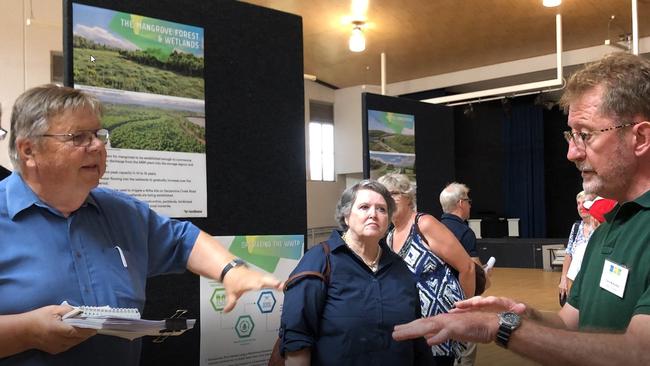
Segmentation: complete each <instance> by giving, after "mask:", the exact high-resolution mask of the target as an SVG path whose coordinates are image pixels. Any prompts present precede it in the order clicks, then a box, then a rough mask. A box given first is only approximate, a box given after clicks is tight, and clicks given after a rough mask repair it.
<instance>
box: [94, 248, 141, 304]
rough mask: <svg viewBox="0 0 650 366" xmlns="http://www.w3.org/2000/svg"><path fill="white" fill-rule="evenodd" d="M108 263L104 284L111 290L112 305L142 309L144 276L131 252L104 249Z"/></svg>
mask: <svg viewBox="0 0 650 366" xmlns="http://www.w3.org/2000/svg"><path fill="white" fill-rule="evenodd" d="M104 257H105V259H106V263H108V267H109V268H108V270H107V271H106V276H107V278H106V279H105V281H106V282H105V283H106V284H108V286H109V287H110V289H111V296H112V297H113V301H114V303H117V304H118V306H120V307H135V308H142V307H143V306H144V300H145V288H146V287H145V285H146V282H145V281H146V276H145V275H144V269H142V268H138V264H139V263H137V261H136V258H135V255H134V253H133V252H131V251H130V250H128V249H126V248H122V247H120V246H113V247H109V248H105V249H104Z"/></svg>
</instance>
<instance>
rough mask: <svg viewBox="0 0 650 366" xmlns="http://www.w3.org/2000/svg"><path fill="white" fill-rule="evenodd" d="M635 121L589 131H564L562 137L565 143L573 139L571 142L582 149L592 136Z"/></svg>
mask: <svg viewBox="0 0 650 366" xmlns="http://www.w3.org/2000/svg"><path fill="white" fill-rule="evenodd" d="M637 123H639V122H630V123H625V124H622V125H618V126H614V127H608V128H603V129H602V130H596V131H591V132H577V131H564V139H565V140H566V142H567V143H570V142H571V141H573V143H574V144H575V145H576V146H577V147H580V148H583V149H584V148H585V147H586V146H587V142H588V141H589V140H590V139H591V137H592V136H595V135H598V134H600V133H603V132H607V131H614V130H618V129H620V128H625V127H630V126H634V125H635V124H637Z"/></svg>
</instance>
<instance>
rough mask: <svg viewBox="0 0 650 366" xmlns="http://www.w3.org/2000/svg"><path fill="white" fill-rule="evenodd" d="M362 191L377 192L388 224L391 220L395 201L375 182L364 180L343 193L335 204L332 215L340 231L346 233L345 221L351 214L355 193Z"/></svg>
mask: <svg viewBox="0 0 650 366" xmlns="http://www.w3.org/2000/svg"><path fill="white" fill-rule="evenodd" d="M363 189H367V190H369V191H373V192H377V193H379V194H380V195H381V196H382V197H384V200H385V201H386V206H387V208H388V221H389V222H390V221H391V220H392V219H393V212H395V201H394V200H393V197H391V195H390V192H388V189H386V187H384V185H383V184H381V183H379V182H377V181H376V180H372V179H364V180H362V181H361V182H359V183H357V184H355V185H353V186H352V187H350V188H348V189H346V190H345V191H343V194H342V195H341V198H340V199H339V202H338V203H337V204H336V213H335V214H334V218H335V219H336V222H338V224H339V228H340V229H341V230H343V231H346V230H347V229H348V224H346V223H345V219H346V218H347V217H349V216H350V212H352V205H353V204H354V201H356V200H357V193H358V192H359V191H360V190H363Z"/></svg>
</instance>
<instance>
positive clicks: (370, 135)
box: [362, 93, 455, 217]
mask: <svg viewBox="0 0 650 366" xmlns="http://www.w3.org/2000/svg"><path fill="white" fill-rule="evenodd" d="M362 118H363V147H364V151H363V154H364V156H363V161H364V167H363V173H364V177H366V178H370V177H372V178H378V175H381V174H383V173H381V171H384V172H388V171H389V170H394V171H397V172H399V173H405V174H407V175H409V176H411V177H413V176H414V177H415V182H416V185H417V208H418V211H423V212H428V213H431V214H434V215H436V216H437V217H440V214H441V209H440V203H439V202H438V195H439V194H440V191H441V190H442V189H443V188H444V187H445V185H446V184H447V183H450V182H452V181H453V180H454V178H455V169H454V125H453V114H452V110H451V108H449V107H444V106H438V105H433V104H429V103H422V102H418V101H414V100H409V99H404V98H397V97H388V96H384V95H377V94H371V93H364V94H363V95H362ZM378 121H380V122H378ZM382 121H383V122H382ZM416 125H417V127H416ZM375 126H380V127H375ZM384 126H386V127H384ZM378 130H383V131H379V132H376V131H378ZM391 140H392V141H391ZM378 145H383V146H384V150H388V149H392V150H401V151H400V152H399V153H397V152H393V154H392V155H393V156H395V157H400V158H401V160H402V161H401V162H399V163H391V162H390V161H388V160H387V161H388V164H385V165H386V166H389V165H391V166H390V167H389V168H388V169H387V168H382V169H383V170H381V171H379V170H377V169H375V172H373V162H372V161H371V159H372V156H373V152H372V151H373V150H376V146H378ZM410 151H413V152H414V155H413V156H412V155H408V154H410ZM375 154H376V153H375ZM390 155H391V154H389V157H390ZM411 156H412V158H411V159H412V160H414V169H413V168H410V167H408V166H407V165H408V163H410V162H409V161H408V159H406V157H411ZM415 157H417V158H415ZM405 160H406V161H407V163H406V164H404V163H403V162H404V161H405ZM393 161H397V160H393ZM377 166H378V164H376V162H375V163H374V167H375V168H376V167H377Z"/></svg>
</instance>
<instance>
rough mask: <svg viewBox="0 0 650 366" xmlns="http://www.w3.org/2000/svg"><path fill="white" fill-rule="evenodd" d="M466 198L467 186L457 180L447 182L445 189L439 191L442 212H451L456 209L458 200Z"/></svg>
mask: <svg viewBox="0 0 650 366" xmlns="http://www.w3.org/2000/svg"><path fill="white" fill-rule="evenodd" d="M468 198H469V187H467V186H466V185H464V184H462V183H458V182H453V183H449V184H448V185H447V186H446V187H445V189H443V190H442V192H440V206H442V212H444V213H450V212H452V211H453V210H455V209H456V207H457V206H458V202H459V201H460V200H462V199H468Z"/></svg>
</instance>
